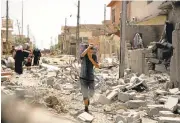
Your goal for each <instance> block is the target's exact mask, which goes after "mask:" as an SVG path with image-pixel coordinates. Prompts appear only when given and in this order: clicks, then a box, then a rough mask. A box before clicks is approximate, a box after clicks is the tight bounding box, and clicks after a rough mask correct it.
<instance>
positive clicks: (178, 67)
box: [170, 23, 180, 89]
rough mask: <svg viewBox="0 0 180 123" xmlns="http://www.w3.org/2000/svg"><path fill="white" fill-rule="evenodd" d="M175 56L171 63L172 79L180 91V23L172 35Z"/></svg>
mask: <svg viewBox="0 0 180 123" xmlns="http://www.w3.org/2000/svg"><path fill="white" fill-rule="evenodd" d="M172 44H173V48H174V50H173V56H172V58H171V63H170V78H171V82H172V83H173V85H174V86H175V87H179V89H180V76H179V75H180V55H179V54H180V23H177V24H176V28H175V30H174V31H173V35H172Z"/></svg>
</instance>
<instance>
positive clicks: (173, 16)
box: [168, 6, 180, 27]
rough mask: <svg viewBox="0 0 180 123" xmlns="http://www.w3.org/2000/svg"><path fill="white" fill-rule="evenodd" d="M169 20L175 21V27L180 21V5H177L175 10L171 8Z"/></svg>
mask: <svg viewBox="0 0 180 123" xmlns="http://www.w3.org/2000/svg"><path fill="white" fill-rule="evenodd" d="M168 20H169V21H170V22H171V23H173V25H174V27H175V24H176V23H178V22H180V6H178V7H176V9H175V10H171V11H170V12H169V14H168Z"/></svg>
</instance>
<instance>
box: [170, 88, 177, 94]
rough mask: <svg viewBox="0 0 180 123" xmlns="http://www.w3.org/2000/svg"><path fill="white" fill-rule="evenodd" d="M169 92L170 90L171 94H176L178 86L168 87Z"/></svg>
mask: <svg viewBox="0 0 180 123" xmlns="http://www.w3.org/2000/svg"><path fill="white" fill-rule="evenodd" d="M169 92H170V93H171V94H176V93H178V92H179V88H173V89H169Z"/></svg>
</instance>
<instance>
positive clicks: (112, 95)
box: [106, 91, 118, 100]
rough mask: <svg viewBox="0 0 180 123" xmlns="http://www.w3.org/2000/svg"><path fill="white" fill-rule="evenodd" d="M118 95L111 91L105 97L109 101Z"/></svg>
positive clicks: (116, 92)
mask: <svg viewBox="0 0 180 123" xmlns="http://www.w3.org/2000/svg"><path fill="white" fill-rule="evenodd" d="M117 95H118V91H112V92H111V93H109V94H108V95H107V97H106V98H107V99H109V100H112V99H113V98H115V97H116V96H117Z"/></svg>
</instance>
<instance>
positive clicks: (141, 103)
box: [127, 100, 147, 109]
mask: <svg viewBox="0 0 180 123" xmlns="http://www.w3.org/2000/svg"><path fill="white" fill-rule="evenodd" d="M127 105H128V107H129V108H131V109H136V108H139V107H141V106H142V107H144V106H146V105H147V104H146V102H145V101H142V100H130V101H128V102H127Z"/></svg>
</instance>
